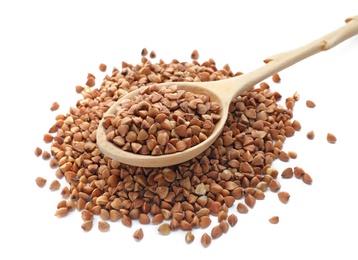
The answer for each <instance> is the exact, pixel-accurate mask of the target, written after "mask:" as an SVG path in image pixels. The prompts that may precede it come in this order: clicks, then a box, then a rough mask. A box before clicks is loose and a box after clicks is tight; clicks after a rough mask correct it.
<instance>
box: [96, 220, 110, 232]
mask: <svg viewBox="0 0 358 260" xmlns="http://www.w3.org/2000/svg"><path fill="white" fill-rule="evenodd" d="M110 227H111V225H110V224H109V223H108V222H107V221H105V220H102V219H101V220H99V221H98V229H99V231H101V232H107V231H108V230H109V229H110Z"/></svg>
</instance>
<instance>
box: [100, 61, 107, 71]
mask: <svg viewBox="0 0 358 260" xmlns="http://www.w3.org/2000/svg"><path fill="white" fill-rule="evenodd" d="M99 70H100V71H101V72H105V71H106V70H107V65H106V64H104V63H101V64H99Z"/></svg>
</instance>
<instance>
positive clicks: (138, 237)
mask: <svg viewBox="0 0 358 260" xmlns="http://www.w3.org/2000/svg"><path fill="white" fill-rule="evenodd" d="M143 236H144V233H143V229H142V228H138V229H137V230H136V231H134V233H133V238H134V240H136V241H141V240H142V239H143Z"/></svg>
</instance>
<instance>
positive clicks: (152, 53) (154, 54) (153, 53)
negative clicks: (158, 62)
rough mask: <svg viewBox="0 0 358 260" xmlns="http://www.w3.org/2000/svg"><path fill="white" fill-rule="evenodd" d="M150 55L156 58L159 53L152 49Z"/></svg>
mask: <svg viewBox="0 0 358 260" xmlns="http://www.w3.org/2000/svg"><path fill="white" fill-rule="evenodd" d="M149 57H150V58H152V59H154V58H156V57H157V54H156V53H155V51H151V52H150V53H149Z"/></svg>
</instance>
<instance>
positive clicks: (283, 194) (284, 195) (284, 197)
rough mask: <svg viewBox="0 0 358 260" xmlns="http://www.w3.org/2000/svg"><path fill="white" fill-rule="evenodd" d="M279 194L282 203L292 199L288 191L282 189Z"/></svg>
mask: <svg viewBox="0 0 358 260" xmlns="http://www.w3.org/2000/svg"><path fill="white" fill-rule="evenodd" d="M277 195H278V198H279V200H280V201H281V202H282V203H287V202H288V200H289V199H290V194H289V193H288V192H287V191H280V192H279V193H278V194H277Z"/></svg>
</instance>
